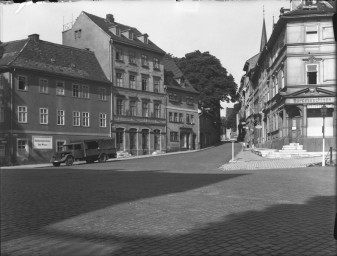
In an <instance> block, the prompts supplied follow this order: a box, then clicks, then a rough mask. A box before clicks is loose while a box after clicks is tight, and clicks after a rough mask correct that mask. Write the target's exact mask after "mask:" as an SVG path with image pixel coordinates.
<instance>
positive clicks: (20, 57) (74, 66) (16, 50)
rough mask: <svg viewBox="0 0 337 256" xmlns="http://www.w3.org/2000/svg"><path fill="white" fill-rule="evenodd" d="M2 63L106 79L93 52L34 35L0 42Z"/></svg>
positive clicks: (86, 77)
mask: <svg viewBox="0 0 337 256" xmlns="http://www.w3.org/2000/svg"><path fill="white" fill-rule="evenodd" d="M36 36H37V37H38V35H36ZM1 67H20V68H25V69H32V70H39V71H45V72H51V73H55V74H58V75H66V76H71V77H76V78H81V79H89V80H95V81H100V82H109V80H108V79H107V77H106V76H105V74H104V72H103V70H102V69H101V66H100V64H99V63H98V61H97V59H96V56H95V54H94V52H92V51H89V50H81V49H77V48H73V47H68V46H63V45H60V44H55V43H50V42H47V41H42V40H39V39H37V38H36V37H35V38H28V39H25V40H21V41H12V42H6V43H2V44H1V45H0V68H1Z"/></svg>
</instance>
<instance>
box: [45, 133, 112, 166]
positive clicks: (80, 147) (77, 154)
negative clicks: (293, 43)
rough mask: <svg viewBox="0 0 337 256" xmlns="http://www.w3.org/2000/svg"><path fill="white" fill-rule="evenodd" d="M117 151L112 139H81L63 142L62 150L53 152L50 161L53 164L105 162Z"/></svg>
mask: <svg viewBox="0 0 337 256" xmlns="http://www.w3.org/2000/svg"><path fill="white" fill-rule="evenodd" d="M116 157H117V151H116V148H115V142H114V140H112V139H98V140H83V141H76V142H71V143H68V144H64V145H63V146H62V151H59V152H55V153H54V155H53V156H52V159H51V160H50V162H51V163H52V164H53V165H54V166H60V164H61V163H65V164H66V165H68V166H69V165H72V164H73V163H74V161H86V162H87V163H93V162H95V161H96V160H97V161H98V162H105V161H106V160H108V159H109V158H116Z"/></svg>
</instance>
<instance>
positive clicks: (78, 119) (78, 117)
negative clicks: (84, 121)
mask: <svg viewBox="0 0 337 256" xmlns="http://www.w3.org/2000/svg"><path fill="white" fill-rule="evenodd" d="M80 125H81V114H80V112H79V111H74V112H73V126H80Z"/></svg>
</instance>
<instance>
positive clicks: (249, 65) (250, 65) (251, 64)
mask: <svg viewBox="0 0 337 256" xmlns="http://www.w3.org/2000/svg"><path fill="white" fill-rule="evenodd" d="M259 57H260V53H258V54H256V55H254V56H253V57H251V58H250V59H248V60H247V61H246V63H245V65H244V67H243V71H246V72H247V73H248V72H249V71H250V70H252V69H253V68H254V67H255V66H256V63H257V61H258V59H259Z"/></svg>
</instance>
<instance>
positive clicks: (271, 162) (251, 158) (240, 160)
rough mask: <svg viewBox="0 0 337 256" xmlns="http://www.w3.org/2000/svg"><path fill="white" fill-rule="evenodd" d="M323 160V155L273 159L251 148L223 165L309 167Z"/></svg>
mask: <svg viewBox="0 0 337 256" xmlns="http://www.w3.org/2000/svg"><path fill="white" fill-rule="evenodd" d="M319 162H322V157H320V156H319V157H300V158H288V159H271V158H265V157H261V156H259V155H257V154H254V153H252V152H251V151H250V150H245V151H241V152H240V153H238V154H237V155H236V156H235V158H234V161H233V162H229V163H226V164H224V165H223V166H221V169H222V170H224V171H226V170H251V169H275V168H277V169H280V168H299V167H307V166H308V165H309V164H313V163H319Z"/></svg>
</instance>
